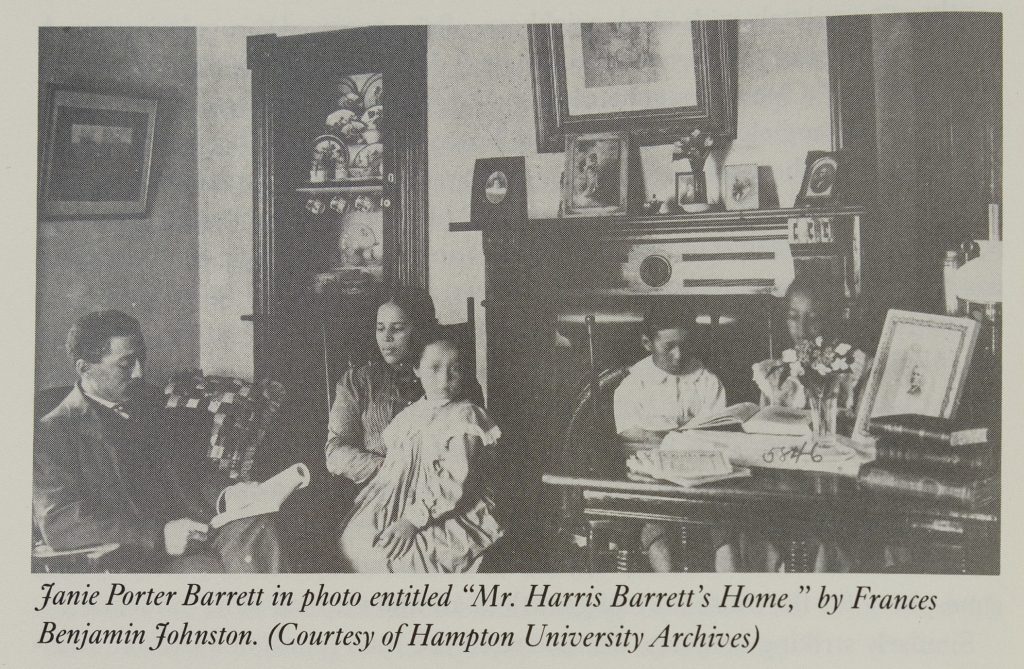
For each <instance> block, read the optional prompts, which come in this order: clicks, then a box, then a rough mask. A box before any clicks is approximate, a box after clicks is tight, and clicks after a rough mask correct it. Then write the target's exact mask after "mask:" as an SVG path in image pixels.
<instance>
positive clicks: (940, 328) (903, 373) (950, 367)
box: [854, 309, 980, 437]
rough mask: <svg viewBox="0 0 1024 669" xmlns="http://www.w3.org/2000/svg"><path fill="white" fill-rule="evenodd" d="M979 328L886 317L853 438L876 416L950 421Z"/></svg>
mask: <svg viewBox="0 0 1024 669" xmlns="http://www.w3.org/2000/svg"><path fill="white" fill-rule="evenodd" d="M979 329H980V325H979V324H978V322H977V321H975V320H973V319H970V318H956V317H953V316H939V315H936V314H923V313H915V312H912V311H900V310H898V309H890V310H889V312H888V314H887V315H886V317H885V325H884V326H883V328H882V338H881V340H880V341H879V343H878V351H877V353H876V355H875V361H874V364H873V365H872V367H871V374H870V376H869V377H868V385H867V387H866V388H865V390H864V397H863V398H862V400H861V403H860V409H859V410H858V413H857V423H856V425H855V427H854V431H855V435H856V436H860V437H865V436H867V434H868V423H869V421H870V420H871V419H872V418H875V417H877V416H893V415H898V414H919V415H922V416H936V417H941V418H952V417H953V414H954V413H955V412H956V410H957V407H959V405H960V397H961V395H962V394H963V389H964V383H965V382H966V380H967V372H968V370H969V368H970V364H971V358H972V356H973V355H974V346H975V343H976V342H977V339H978V331H979Z"/></svg>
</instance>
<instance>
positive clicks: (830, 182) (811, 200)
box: [794, 151, 845, 207]
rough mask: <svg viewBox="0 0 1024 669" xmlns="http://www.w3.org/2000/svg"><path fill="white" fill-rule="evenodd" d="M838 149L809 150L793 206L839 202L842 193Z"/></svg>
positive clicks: (825, 204) (815, 205) (841, 171)
mask: <svg viewBox="0 0 1024 669" xmlns="http://www.w3.org/2000/svg"><path fill="white" fill-rule="evenodd" d="M840 158H841V156H840V153H839V152H838V151H809V152H808V153H807V161H806V166H805V167H804V178H803V182H802V183H801V184H800V191H799V192H798V193H797V195H796V202H795V203H794V206H795V207H826V206H830V205H835V204H836V203H838V202H839V200H840V197H841V195H842V180H843V179H844V178H845V175H844V174H843V165H842V160H841V159H840Z"/></svg>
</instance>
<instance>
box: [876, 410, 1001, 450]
mask: <svg viewBox="0 0 1024 669" xmlns="http://www.w3.org/2000/svg"><path fill="white" fill-rule="evenodd" d="M868 431H869V432H871V434H873V435H875V436H876V437H892V438H894V439H895V438H899V439H900V440H903V441H905V442H907V443H914V442H916V443H922V444H939V445H945V446H970V445H971V444H984V443H987V442H988V441H989V438H990V436H991V435H990V434H989V429H988V428H987V427H964V426H962V425H959V424H957V423H956V422H955V421H952V420H949V419H948V418H939V417H936V416H920V415H917V414H898V415H895V416H878V417H875V418H872V419H871V421H870V422H869V423H868Z"/></svg>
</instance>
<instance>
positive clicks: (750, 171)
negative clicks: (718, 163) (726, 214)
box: [722, 165, 761, 211]
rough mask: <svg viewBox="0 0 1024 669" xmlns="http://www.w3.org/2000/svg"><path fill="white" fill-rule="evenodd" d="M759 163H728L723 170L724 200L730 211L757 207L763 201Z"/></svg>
mask: <svg viewBox="0 0 1024 669" xmlns="http://www.w3.org/2000/svg"><path fill="white" fill-rule="evenodd" d="M758 174H759V171H758V167H757V165H726V166H725V167H724V168H723V170H722V202H724V203H725V208H726V209H727V210H728V211H739V210H745V209H757V208H758V207H759V206H760V203H761V192H760V183H759V179H758Z"/></svg>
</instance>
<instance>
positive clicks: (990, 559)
mask: <svg viewBox="0 0 1024 669" xmlns="http://www.w3.org/2000/svg"><path fill="white" fill-rule="evenodd" d="M752 474H753V475H752V476H751V477H750V478H745V479H731V480H727V481H721V482H718V483H713V484H707V485H704V486H700V487H695V488H683V487H680V486H677V485H674V484H671V483H660V482H653V481H652V482H639V481H632V480H629V479H628V478H627V477H626V475H625V472H624V471H619V472H614V471H611V472H601V473H598V474H596V475H595V474H593V473H587V474H585V475H578V474H568V473H560V472H551V473H547V474H545V475H544V476H543V483H544V488H545V490H546V493H547V494H548V496H549V502H550V505H549V506H548V508H550V509H552V511H553V512H554V513H555V517H554V518H552V523H551V527H550V528H549V529H550V533H549V536H550V537H551V543H550V545H549V546H550V555H551V556H552V560H551V561H552V565H551V567H552V568H553V569H559V568H561V569H565V570H568V571H573V570H584V571H609V570H621V571H630V570H634V569H643V568H644V567H645V562H646V559H645V557H644V556H642V555H640V556H638V555H637V553H638V547H637V545H636V540H637V537H638V536H639V528H640V527H641V526H642V525H643V524H644V523H647V522H660V523H671V524H673V525H675V526H678V527H679V528H680V530H681V532H680V535H679V536H680V541H681V544H682V545H681V546H677V548H676V551H677V552H681V553H683V555H682V560H681V562H682V563H683V564H684V565H685V566H684V569H686V570H692V571H706V570H708V568H709V563H708V561H707V559H706V556H705V557H704V558H703V559H702V558H701V556H700V555H699V554H698V553H699V551H697V550H695V545H694V544H695V540H696V538H697V537H699V536H700V534H701V530H702V528H709V527H716V528H724V529H725V530H735V532H736V533H737V534H740V533H751V534H752V535H756V536H761V537H769V538H770V540H771V541H772V543H773V544H774V545H775V546H777V547H778V548H779V549H781V552H782V554H783V557H784V567H785V570H786V571H796V572H799V571H812V570H813V567H814V554H815V553H816V552H817V548H818V546H819V545H820V544H821V543H823V542H837V543H838V545H840V546H845V547H848V548H849V552H850V553H852V554H853V556H852V557H853V558H854V565H855V566H854V567H853V570H854V571H857V572H865V571H896V572H928V573H971V574H995V573H998V571H999V501H998V500H996V502H995V503H993V504H991V505H987V506H985V507H984V508H981V509H976V510H964V509H957V508H955V507H951V506H943V505H940V504H933V503H927V502H923V503H922V502H918V501H915V500H908V499H904V498H899V497H892V496H882V495H879V494H877V493H873V492H869V491H863V490H859V489H858V488H857V485H856V480H855V479H853V478H850V477H844V476H839V475H836V474H825V473H817V472H804V471H793V470H778V469H760V468H753V469H752ZM719 533H721V532H720V531H719ZM573 543H575V545H577V546H582V548H583V551H582V553H583V556H584V557H583V559H582V560H581V561H580V560H577V561H576V562H575V563H574V562H573V560H572V559H571V557H567V556H571V555H572V554H573V551H571V550H569V551H567V550H566V547H567V546H571V545H572V544H573ZM887 549H888V552H890V553H893V552H895V553H897V554H899V555H901V556H903V558H904V562H903V563H902V564H897V565H895V566H891V565H890V566H887V565H886V564H885V561H884V559H883V557H882V555H883V553H884V552H885V551H886V550H887Z"/></svg>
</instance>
